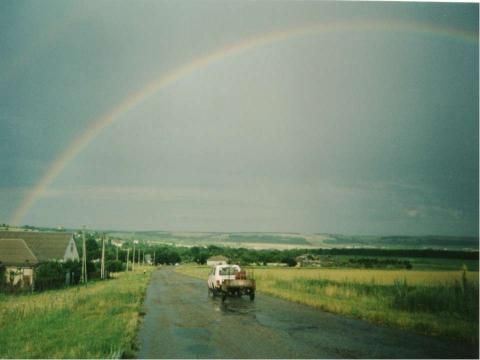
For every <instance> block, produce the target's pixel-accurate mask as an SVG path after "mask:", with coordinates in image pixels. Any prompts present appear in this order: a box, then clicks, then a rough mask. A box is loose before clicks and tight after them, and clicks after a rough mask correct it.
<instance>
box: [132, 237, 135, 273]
mask: <svg viewBox="0 0 480 360" xmlns="http://www.w3.org/2000/svg"><path fill="white" fill-rule="evenodd" d="M132 271H135V240H134V241H133V254H132Z"/></svg>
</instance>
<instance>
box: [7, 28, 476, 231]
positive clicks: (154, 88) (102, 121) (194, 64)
mask: <svg viewBox="0 0 480 360" xmlns="http://www.w3.org/2000/svg"><path fill="white" fill-rule="evenodd" d="M349 31H357V32H358V31H362V32H365V31H386V32H400V33H411V34H415V35H426V36H435V37H441V38H447V39H452V40H455V41H461V42H464V43H467V44H471V45H476V46H478V34H475V33H471V32H466V31H462V30H457V29H452V28H445V27H438V26H434V25H431V24H422V23H412V22H400V21H388V22H387V21H368V22H365V21H362V22H359V21H357V22H355V21H348V22H329V23H324V24H311V25H306V26H301V27H297V28H291V29H287V30H282V31H272V32H268V33H264V34H260V35H257V36H253V37H251V38H247V39H244V40H242V41H240V42H237V43H234V44H232V45H228V46H225V47H223V48H220V49H218V50H216V51H214V52H211V53H209V54H207V55H205V56H201V57H199V58H196V59H194V60H193V61H191V62H189V63H187V64H185V65H183V66H180V67H177V68H174V69H173V70H171V71H170V72H168V73H166V74H163V75H161V76H160V77H158V78H156V79H155V80H153V81H151V82H150V83H148V84H146V86H144V87H143V88H142V89H140V90H139V91H137V92H135V93H133V94H131V95H130V96H128V97H127V98H125V99H124V100H122V101H121V102H120V103H119V104H118V105H117V106H115V107H114V108H113V109H111V110H110V111H108V112H107V113H105V114H104V115H103V116H101V117H99V118H98V119H96V120H94V121H93V122H92V123H93V125H91V126H90V127H89V128H87V129H86V130H85V132H83V134H82V135H81V136H80V137H78V138H77V139H76V140H75V141H73V143H72V144H71V145H70V146H69V147H68V148H67V149H66V150H65V151H64V152H63V153H61V154H60V156H58V158H56V159H55V161H53V162H52V164H51V165H50V166H49V168H48V169H47V170H46V172H45V175H44V176H43V177H42V178H41V179H40V180H39V181H38V182H37V183H36V184H35V185H34V186H33V187H32V188H31V189H30V190H29V191H28V193H27V195H26V196H25V198H24V199H23V201H22V202H21V204H20V205H19V207H18V208H17V209H16V210H15V212H14V213H13V216H12V219H11V224H14V225H18V224H21V222H22V220H23V218H24V217H25V215H26V214H27V213H28V211H29V210H30V209H31V208H32V206H33V205H34V204H35V202H36V201H37V199H38V198H39V197H40V196H41V194H42V193H43V192H44V191H45V189H46V188H47V187H48V186H49V185H50V184H52V182H53V181H54V180H55V179H56V178H57V176H59V175H60V173H61V172H62V171H63V170H64V169H65V167H67V165H68V164H69V163H70V162H72V161H73V160H74V158H75V157H76V156H77V155H78V154H79V153H80V152H82V150H83V149H85V148H86V147H87V146H88V145H89V144H90V143H91V142H92V141H93V140H94V139H95V138H96V137H97V136H98V135H99V134H100V133H101V132H102V131H104V130H105V129H106V128H107V127H108V126H110V125H111V124H112V123H114V122H115V121H116V120H118V119H119V118H120V117H122V116H123V115H125V114H126V113H128V112H129V111H130V110H132V109H133V108H135V107H137V106H139V105H140V104H141V103H142V102H143V101H145V100H146V99H148V98H149V97H151V96H152V95H154V94H155V93H157V92H158V91H160V90H162V89H164V88H165V87H167V86H169V85H172V84H174V83H175V82H177V81H178V80H180V79H182V78H184V77H186V76H189V75H190V74H192V73H194V72H195V71H198V70H200V69H203V68H205V67H207V66H209V65H212V64H214V63H216V62H218V61H220V60H222V59H225V58H227V57H231V56H234V55H239V54H242V53H244V52H245V51H247V50H251V49H255V48H258V47H261V46H264V45H268V44H272V43H277V42H281V41H286V40H290V39H295V38H302V37H306V36H313V35H320V34H322V35H323V34H328V33H334V32H349Z"/></svg>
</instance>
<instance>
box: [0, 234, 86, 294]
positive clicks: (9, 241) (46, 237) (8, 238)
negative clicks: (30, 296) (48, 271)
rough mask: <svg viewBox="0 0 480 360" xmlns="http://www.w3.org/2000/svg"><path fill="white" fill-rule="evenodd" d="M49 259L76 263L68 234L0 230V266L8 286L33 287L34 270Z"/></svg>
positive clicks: (72, 241)
mask: <svg viewBox="0 0 480 360" xmlns="http://www.w3.org/2000/svg"><path fill="white" fill-rule="evenodd" d="M52 260H57V261H62V262H63V261H67V260H79V256H78V250H77V246H76V245H75V241H74V239H73V235H72V234H71V233H65V232H52V233H48V232H33V231H32V232H30V231H28V232H27V231H0V263H1V264H2V265H3V266H4V268H5V271H4V273H5V281H6V282H7V283H9V284H12V285H17V284H19V283H20V285H21V286H29V287H33V286H34V282H35V281H34V280H35V267H36V266H37V265H38V264H40V263H42V262H46V261H52Z"/></svg>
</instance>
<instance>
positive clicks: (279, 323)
mask: <svg viewBox="0 0 480 360" xmlns="http://www.w3.org/2000/svg"><path fill="white" fill-rule="evenodd" d="M145 312H146V315H145V317H144V321H143V323H142V326H141V329H140V332H139V334H138V342H139V345H140V350H139V354H138V357H139V358H474V357H475V358H478V349H475V348H472V347H471V346H470V347H469V346H466V345H464V344H458V343H453V342H447V341H443V340H438V339H434V338H429V337H424V336H418V335H414V334H410V333H407V332H403V331H400V330H396V329H390V328H386V327H382V326H375V325H372V324H369V323H366V322H363V321H360V320H353V319H348V318H345V317H342V316H338V315H333V314H329V313H325V312H323V311H319V310H316V309H313V308H311V307H308V306H304V305H299V304H294V303H291V302H288V301H283V300H280V299H276V298H273V297H269V296H266V295H262V294H257V298H256V299H255V301H254V302H250V300H249V299H248V298H247V297H243V298H242V299H237V298H229V299H228V300H227V301H226V302H225V304H222V303H221V301H220V299H218V298H214V299H213V298H211V297H208V295H207V288H206V283H205V282H203V281H199V280H197V279H194V278H191V277H188V276H185V275H181V274H178V273H175V272H173V271H171V270H168V269H162V270H158V271H156V272H155V273H153V274H152V281H151V284H150V286H149V288H148V291H147V297H146V299H145Z"/></svg>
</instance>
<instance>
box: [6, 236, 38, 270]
mask: <svg viewBox="0 0 480 360" xmlns="http://www.w3.org/2000/svg"><path fill="white" fill-rule="evenodd" d="M0 262H1V263H3V264H4V265H25V264H31V265H35V264H37V263H38V259H37V258H36V256H35V255H34V254H33V253H32V251H31V250H30V249H29V248H28V246H27V244H26V243H25V241H24V240H23V239H0Z"/></svg>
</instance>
